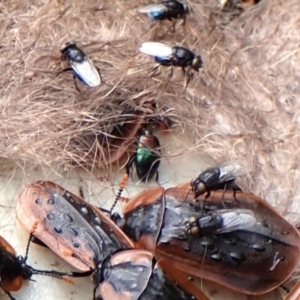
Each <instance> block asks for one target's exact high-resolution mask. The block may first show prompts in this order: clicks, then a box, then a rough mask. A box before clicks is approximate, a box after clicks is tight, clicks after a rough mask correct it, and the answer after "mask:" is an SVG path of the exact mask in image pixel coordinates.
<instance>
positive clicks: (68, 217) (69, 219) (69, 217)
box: [64, 214, 74, 222]
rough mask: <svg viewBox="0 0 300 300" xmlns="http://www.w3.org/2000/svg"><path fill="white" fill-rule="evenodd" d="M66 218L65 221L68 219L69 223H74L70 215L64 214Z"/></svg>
mask: <svg viewBox="0 0 300 300" xmlns="http://www.w3.org/2000/svg"><path fill="white" fill-rule="evenodd" d="M64 217H65V219H66V220H67V221H69V222H74V219H73V218H72V217H71V216H70V215H68V214H64Z"/></svg>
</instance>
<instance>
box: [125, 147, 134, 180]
mask: <svg viewBox="0 0 300 300" xmlns="http://www.w3.org/2000/svg"><path fill="white" fill-rule="evenodd" d="M135 155H136V153H133V155H132V156H131V157H130V159H129V161H128V163H127V164H126V174H127V175H128V177H129V175H130V168H131V167H132V165H133V163H134V159H135ZM131 176H132V172H131ZM131 179H132V177H131Z"/></svg>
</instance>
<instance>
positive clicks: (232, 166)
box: [191, 161, 250, 198]
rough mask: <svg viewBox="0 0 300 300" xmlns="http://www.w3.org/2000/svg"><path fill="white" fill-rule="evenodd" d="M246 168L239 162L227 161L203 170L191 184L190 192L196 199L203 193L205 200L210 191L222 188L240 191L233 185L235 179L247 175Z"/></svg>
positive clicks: (247, 169) (247, 170)
mask: <svg viewBox="0 0 300 300" xmlns="http://www.w3.org/2000/svg"><path fill="white" fill-rule="evenodd" d="M249 171H250V170H249V168H248V167H246V166H245V165H243V164H242V163H240V162H239V161H228V162H225V163H223V164H220V165H218V166H216V167H213V168H209V169H206V170H204V171H203V172H202V173H201V174H200V175H199V176H198V177H197V178H196V179H195V180H193V181H192V182H191V187H192V191H193V192H194V194H195V198H198V197H199V196H200V195H202V194H203V193H205V192H206V193H207V194H206V198H208V197H209V195H210V191H212V190H219V189H224V188H226V189H227V188H231V189H233V190H241V189H240V188H239V187H238V186H237V185H236V184H235V182H234V181H235V178H236V177H237V176H240V175H244V174H246V173H248V172H249Z"/></svg>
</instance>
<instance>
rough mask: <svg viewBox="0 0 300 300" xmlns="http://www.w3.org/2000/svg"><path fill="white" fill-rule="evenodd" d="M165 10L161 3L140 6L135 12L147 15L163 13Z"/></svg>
mask: <svg viewBox="0 0 300 300" xmlns="http://www.w3.org/2000/svg"><path fill="white" fill-rule="evenodd" d="M166 10H167V8H166V6H165V5H163V4H162V3H154V4H149V5H146V6H141V7H139V8H138V9H137V11H138V12H139V13H141V14H149V13H152V12H164V11H166Z"/></svg>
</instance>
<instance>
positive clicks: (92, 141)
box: [0, 0, 300, 215]
mask: <svg viewBox="0 0 300 300" xmlns="http://www.w3.org/2000/svg"><path fill="white" fill-rule="evenodd" d="M147 3H149V2H147ZM147 3H146V2H142V1H125V0H124V1H122V0H116V1H113V2H103V1H100V0H89V1H80V0H72V1H71V0H69V1H68V0H67V1H60V0H56V1H47V0H35V1H30V3H27V2H26V1H25V2H24V1H21V0H10V1H3V2H1V4H0V16H1V39H0V41H1V42H0V52H1V53H0V63H1V74H0V82H1V90H0V95H1V102H0V105H1V112H2V115H1V122H0V126H1V127H0V149H1V153H0V155H1V157H2V158H4V159H9V160H14V161H19V160H21V161H30V162H42V163H47V164H49V163H55V162H56V163H60V164H62V165H64V164H75V165H85V166H88V167H91V168H95V167H99V166H103V165H109V164H110V163H111V162H113V161H114V160H115V159H116V158H118V154H116V153H117V152H116V151H119V150H118V149H119V146H120V145H121V144H122V143H123V142H125V144H124V145H123V148H122V149H123V150H124V149H125V150H126V149H127V148H128V146H129V145H130V144H132V143H133V142H134V139H135V137H136V135H137V134H138V132H139V131H138V130H140V129H141V127H142V126H146V125H147V123H150V122H160V121H161V120H168V121H169V120H170V121H171V124H172V127H171V128H170V129H171V130H173V129H174V130H176V128H184V130H189V131H190V132H191V133H192V136H193V141H194V143H195V146H197V147H199V149H200V150H202V151H203V152H206V153H209V154H211V155H212V156H213V157H214V158H215V159H216V160H217V161H224V160H227V159H240V160H244V161H246V162H248V164H250V165H251V166H252V167H253V171H252V173H251V180H249V183H248V188H249V189H250V190H251V191H253V192H254V193H256V194H258V195H261V196H264V197H265V198H267V199H269V200H270V199H271V200H272V203H273V204H275V205H277V207H279V204H281V203H284V206H280V207H279V208H281V209H280V210H281V212H284V213H285V215H288V213H290V212H291V211H292V210H293V209H291V205H292V203H295V202H296V201H297V200H298V198H299V193H298V184H297V183H298V181H299V179H300V178H299V176H300V174H299V144H300V139H299V133H298V132H300V130H299V121H300V118H299V94H300V87H299V72H300V71H299V68H298V61H299V58H300V57H299V56H300V55H299V43H298V39H299V37H298V27H299V18H300V17H299V14H298V13H297V12H298V11H299V9H300V3H299V1H298V0H285V1H276V2H275V1H269V0H261V1H260V3H259V4H257V5H255V6H253V7H250V8H249V9H248V8H247V9H245V10H244V11H243V12H242V14H240V15H238V14H237V15H236V12H234V13H232V12H222V11H221V10H220V9H219V8H218V7H217V5H218V2H217V1H213V0H212V1H198V0H197V1H187V4H188V6H189V8H190V13H189V15H188V16H187V20H186V24H185V26H182V24H180V22H177V24H176V30H175V33H173V32H172V29H171V27H172V23H171V22H169V21H163V22H161V23H159V24H156V25H155V26H153V27H151V26H152V25H153V22H152V21H150V20H149V19H148V18H147V17H146V16H145V15H139V14H137V12H136V10H135V9H136V8H137V7H138V6H139V5H144V4H147ZM69 41H72V42H76V44H77V45H78V46H79V47H81V48H82V49H83V50H84V52H85V53H86V54H87V55H88V56H89V57H90V58H91V59H92V61H93V62H94V63H95V65H96V66H97V67H99V69H100V72H101V76H102V79H103V83H102V84H101V85H100V86H99V87H97V88H90V87H87V86H85V85H84V84H82V83H80V82H77V84H78V86H79V89H80V92H78V90H77V89H76V86H75V84H74V81H73V77H72V74H71V73H69V72H62V73H60V72H61V71H62V70H63V69H64V68H65V67H66V65H65V63H64V62H62V61H61V59H60V49H61V48H62V46H63V45H64V44H65V43H66V42H69ZM145 41H160V42H164V43H167V44H170V45H181V46H184V47H186V48H189V49H190V50H192V51H193V52H194V53H197V54H199V55H201V57H202V59H203V68H202V69H201V70H200V72H199V73H194V75H193V78H192V79H191V81H190V83H189V85H188V87H187V88H186V90H185V89H184V82H185V78H184V76H183V74H182V71H181V70H180V68H174V70H173V76H172V78H170V72H171V70H170V68H168V67H162V68H161V69H160V70H159V74H158V75H157V76H153V69H154V68H155V66H156V63H155V62H154V60H153V58H152V57H148V56H147V55H145V54H142V53H139V51H138V50H139V47H140V45H141V43H142V42H145ZM137 122H139V123H138V125H136V124H137ZM145 124H146V125H145ZM124 128H125V129H124ZM124 132H125V133H124ZM130 133H131V134H130ZM124 136H125V137H124ZM115 137H118V139H115ZM116 149H117V150H116ZM123 150H122V151H123ZM123 152H124V151H123ZM282 199H284V201H283V200H282Z"/></svg>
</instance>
